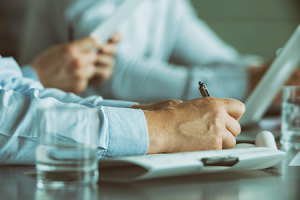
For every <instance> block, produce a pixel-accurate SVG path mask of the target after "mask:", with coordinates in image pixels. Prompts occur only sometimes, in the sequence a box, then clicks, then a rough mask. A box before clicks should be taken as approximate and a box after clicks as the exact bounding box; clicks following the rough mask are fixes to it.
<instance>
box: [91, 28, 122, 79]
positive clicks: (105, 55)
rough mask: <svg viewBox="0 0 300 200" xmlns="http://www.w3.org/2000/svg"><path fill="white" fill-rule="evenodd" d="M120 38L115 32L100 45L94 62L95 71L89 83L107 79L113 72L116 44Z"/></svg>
mask: <svg viewBox="0 0 300 200" xmlns="http://www.w3.org/2000/svg"><path fill="white" fill-rule="evenodd" d="M120 40H121V35H120V34H119V33H115V34H114V35H113V36H112V37H111V38H110V40H109V41H108V42H107V44H105V45H103V46H101V48H100V49H99V52H98V59H97V62H96V63H95V67H96V71H95V74H94V76H93V77H92V78H91V79H90V80H89V83H90V84H100V83H104V82H105V81H107V80H109V79H110V78H111V77H112V75H113V72H114V67H115V53H116V44H117V43H118V42H119V41H120Z"/></svg>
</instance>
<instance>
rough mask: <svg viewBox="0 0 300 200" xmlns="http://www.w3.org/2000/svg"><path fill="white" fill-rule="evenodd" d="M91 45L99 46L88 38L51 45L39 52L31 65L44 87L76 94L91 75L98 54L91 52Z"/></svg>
mask: <svg viewBox="0 0 300 200" xmlns="http://www.w3.org/2000/svg"><path fill="white" fill-rule="evenodd" d="M94 48H99V45H98V43H97V41H96V40H95V39H93V38H91V37H87V38H83V39H81V40H77V41H74V42H71V43H68V44H63V45H54V46H53V47H51V48H49V49H48V50H46V51H45V52H43V53H42V54H41V55H39V56H38V57H37V58H36V59H35V60H34V61H33V62H32V67H33V68H34V70H35V71H36V73H37V75H38V77H39V79H40V82H41V83H42V84H43V85H44V87H46V88H47V87H50V88H58V89H61V90H63V91H65V92H73V93H75V94H78V93H80V92H82V91H83V90H85V89H86V87H87V85H88V81H89V79H91V78H92V77H93V76H94V74H95V71H96V70H95V66H94V63H95V62H97V61H98V55H97V53H94V52H93V51H92V50H93V49H94Z"/></svg>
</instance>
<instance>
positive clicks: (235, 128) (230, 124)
mask: <svg viewBox="0 0 300 200" xmlns="http://www.w3.org/2000/svg"><path fill="white" fill-rule="evenodd" d="M225 127H226V129H227V130H228V131H229V132H230V133H231V134H232V135H233V136H234V137H236V136H238V135H239V134H240V133H241V126H240V124H239V123H238V122H237V121H236V120H235V119H234V118H232V117H231V116H228V117H227V119H226V122H225Z"/></svg>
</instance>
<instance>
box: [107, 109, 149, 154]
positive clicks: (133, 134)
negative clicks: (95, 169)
mask: <svg viewBox="0 0 300 200" xmlns="http://www.w3.org/2000/svg"><path fill="white" fill-rule="evenodd" d="M105 113H106V116H107V123H108V126H107V128H108V132H109V135H108V138H107V139H108V147H107V151H106V156H105V157H118V156H132V155H145V154H146V153H147V151H148V147H149V135H148V127H147V122H146V117H145V115H144V113H143V111H142V110H136V109H127V108H112V107H105Z"/></svg>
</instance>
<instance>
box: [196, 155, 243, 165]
mask: <svg viewBox="0 0 300 200" xmlns="http://www.w3.org/2000/svg"><path fill="white" fill-rule="evenodd" d="M201 161H202V163H203V165H204V167H233V166H234V165H236V164H237V163H238V162H239V158H238V157H232V156H227V157H213V158H202V159H201Z"/></svg>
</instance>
